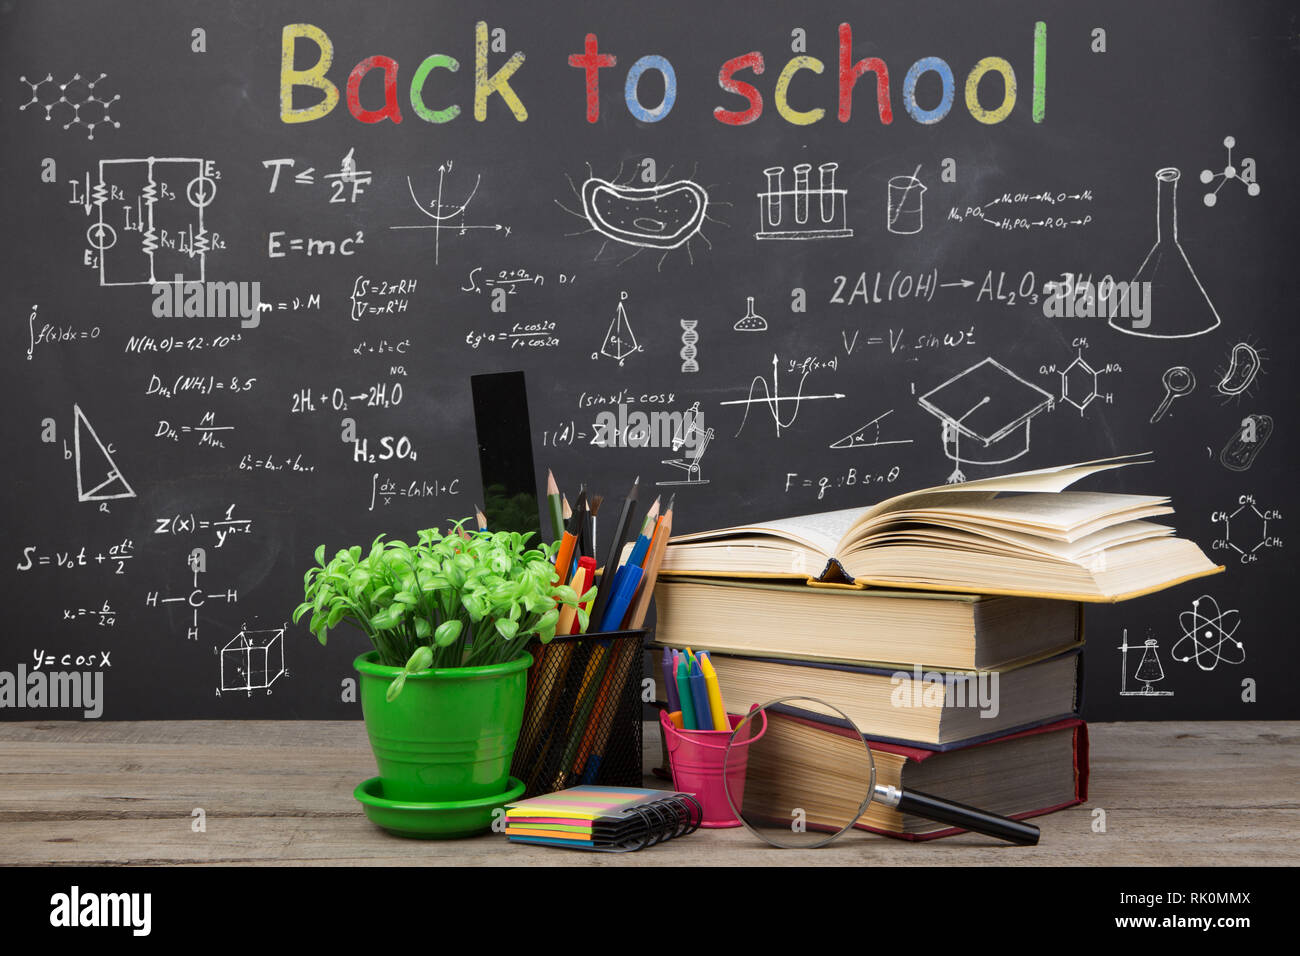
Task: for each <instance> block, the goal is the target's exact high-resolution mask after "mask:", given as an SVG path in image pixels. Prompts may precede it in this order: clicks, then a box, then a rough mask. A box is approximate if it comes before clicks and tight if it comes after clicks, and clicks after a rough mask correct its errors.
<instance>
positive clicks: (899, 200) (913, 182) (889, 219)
mask: <svg viewBox="0 0 1300 956" xmlns="http://www.w3.org/2000/svg"><path fill="white" fill-rule="evenodd" d="M920 172H921V167H920V166H917V167H916V170H915V172H913V173H912V175H910V176H895V177H893V178H892V179H890V180H889V185H888V193H887V195H886V201H885V228H886V229H887V230H889V231H890V232H892V233H893V234H894V235H896V236H912V235H916V233H918V232H920V231H921V230H922V229H924V228H925V190H926V186H925V184H924V183H923V182H921V180H920V179H918V178H917V174H918V173H920Z"/></svg>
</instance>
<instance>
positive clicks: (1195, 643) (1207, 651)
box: [1170, 594, 1246, 671]
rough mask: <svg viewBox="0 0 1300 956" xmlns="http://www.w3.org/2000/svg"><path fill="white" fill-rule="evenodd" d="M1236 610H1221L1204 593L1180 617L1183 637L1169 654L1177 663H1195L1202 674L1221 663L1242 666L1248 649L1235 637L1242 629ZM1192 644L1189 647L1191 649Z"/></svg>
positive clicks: (1211, 598)
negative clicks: (1240, 628) (1239, 628)
mask: <svg viewBox="0 0 1300 956" xmlns="http://www.w3.org/2000/svg"><path fill="white" fill-rule="evenodd" d="M1237 615H1238V612H1237V610H1236V609H1235V608H1234V609H1231V610H1227V611H1220V610H1219V602H1218V601H1216V600H1215V599H1214V598H1213V597H1211V596H1210V595H1208V594H1202V595H1201V596H1200V597H1198V598H1197V599H1196V600H1195V601H1193V602H1192V609H1191V610H1190V611H1182V612H1180V613H1179V615H1178V623H1179V625H1180V626H1181V627H1182V629H1183V634H1182V636H1181V637H1180V638H1178V640H1177V641H1176V642H1175V643H1174V646H1173V649H1172V650H1171V651H1170V654H1171V655H1172V656H1173V658H1174V660H1176V661H1182V662H1183V663H1187V662H1188V661H1195V663H1196V666H1197V667H1199V668H1200V669H1201V670H1203V671H1212V670H1214V669H1215V668H1216V667H1218V666H1219V665H1220V664H1241V663H1243V662H1244V661H1245V660H1246V647H1245V645H1244V644H1242V643H1241V641H1239V640H1237V638H1236V637H1235V636H1234V635H1235V634H1236V633H1237V628H1238V627H1240V626H1241V619H1240V618H1239V617H1238V616H1237ZM1189 645H1190V646H1189Z"/></svg>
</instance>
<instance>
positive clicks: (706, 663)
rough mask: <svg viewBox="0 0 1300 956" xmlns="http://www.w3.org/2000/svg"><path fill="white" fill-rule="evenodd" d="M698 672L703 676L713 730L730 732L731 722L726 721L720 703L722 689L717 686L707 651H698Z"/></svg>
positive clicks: (725, 709)
mask: <svg viewBox="0 0 1300 956" xmlns="http://www.w3.org/2000/svg"><path fill="white" fill-rule="evenodd" d="M700 671H701V672H702V673H703V674H704V686H705V689H706V690H707V692H708V695H709V713H710V714H712V715H713V729H714V730H730V729H731V721H729V720H728V719H727V708H726V707H725V706H724V705H723V703H722V688H721V687H720V686H719V685H718V672H717V671H716V670H714V668H713V661H712V660H710V659H709V652H708V651H700Z"/></svg>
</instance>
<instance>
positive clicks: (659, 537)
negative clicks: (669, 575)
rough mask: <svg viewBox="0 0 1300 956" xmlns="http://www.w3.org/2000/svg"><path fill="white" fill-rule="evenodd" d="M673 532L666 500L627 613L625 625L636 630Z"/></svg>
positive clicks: (648, 602)
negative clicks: (665, 505) (642, 575)
mask: <svg viewBox="0 0 1300 956" xmlns="http://www.w3.org/2000/svg"><path fill="white" fill-rule="evenodd" d="M672 533H673V503H672V501H669V502H668V510H667V511H665V512H664V513H663V517H661V518H660V519H659V527H658V528H657V529H655V536H654V540H653V541H652V542H651V543H650V553H649V554H648V555H646V560H645V576H644V577H643V578H642V581H641V590H640V592H639V593H638V594H637V597H636V600H635V601H634V602H633V603H632V610H631V611H630V612H629V614H628V620H627V627H628V628H630V629H632V630H636V629H637V628H639V627H641V626H643V625H644V624H645V619H646V615H647V614H648V613H649V612H650V601H651V599H652V598H653V597H654V590H655V581H656V580H657V579H658V577H659V568H660V567H662V565H663V562H664V552H665V551H666V550H667V548H668V539H669V538H670V537H671V536H672Z"/></svg>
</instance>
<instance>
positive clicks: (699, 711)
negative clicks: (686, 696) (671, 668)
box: [687, 656, 716, 730]
mask: <svg viewBox="0 0 1300 956" xmlns="http://www.w3.org/2000/svg"><path fill="white" fill-rule="evenodd" d="M687 663H688V665H689V666H690V670H689V671H688V672H687V677H688V680H687V683H688V684H689V685H690V689H691V709H692V710H693V711H694V712H695V729H696V730H714V729H716V728H714V726H713V717H712V716H711V715H710V713H709V690H708V688H707V687H705V685H704V672H703V671H701V670H700V660H699V658H698V657H695V656H692V657H691V659H690V660H689V661H688V662H687Z"/></svg>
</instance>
